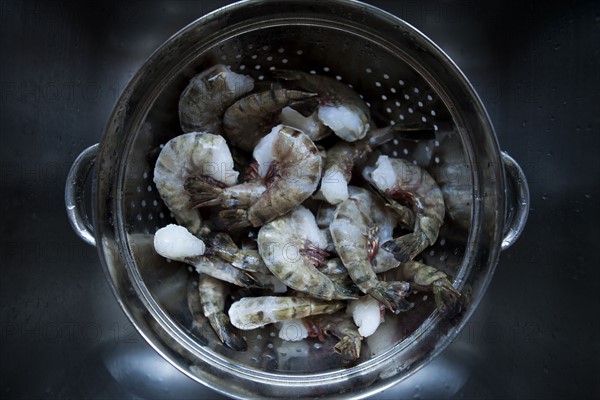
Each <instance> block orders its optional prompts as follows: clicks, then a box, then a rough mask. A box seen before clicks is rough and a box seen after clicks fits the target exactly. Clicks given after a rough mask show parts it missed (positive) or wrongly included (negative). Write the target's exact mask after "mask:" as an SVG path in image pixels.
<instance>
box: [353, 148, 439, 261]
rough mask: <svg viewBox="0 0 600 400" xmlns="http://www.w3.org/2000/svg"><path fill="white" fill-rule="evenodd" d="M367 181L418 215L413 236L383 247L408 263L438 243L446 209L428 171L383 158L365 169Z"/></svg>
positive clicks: (387, 243) (400, 238) (406, 163)
mask: <svg viewBox="0 0 600 400" xmlns="http://www.w3.org/2000/svg"><path fill="white" fill-rule="evenodd" d="M365 178H367V179H369V180H370V181H371V182H372V183H373V185H374V186H375V187H377V189H379V190H380V191H381V192H382V193H383V194H384V195H385V196H386V197H388V198H390V199H392V200H395V201H397V202H398V203H400V204H403V205H407V206H409V207H410V208H412V210H413V213H414V216H415V223H414V227H413V232H412V233H409V234H406V235H403V236H400V237H398V238H395V239H393V240H389V241H387V242H385V243H383V244H382V245H381V247H382V248H384V249H386V250H388V251H390V252H392V253H393V254H394V256H395V257H396V259H397V260H398V261H400V262H406V261H410V260H412V259H413V258H414V257H415V256H416V255H417V254H419V253H420V252H422V251H423V250H425V249H426V248H427V247H428V246H431V245H432V244H433V243H435V241H436V239H437V236H438V233H439V230H440V226H441V225H442V224H443V222H444V215H445V207H444V198H443V196H442V191H441V190H440V188H439V186H438V184H437V183H436V182H435V180H434V179H433V178H432V177H431V175H429V173H427V171H425V170H424V169H422V168H421V167H419V166H416V165H414V164H412V163H411V162H409V161H406V160H402V159H398V158H389V157H387V156H380V157H379V158H378V160H377V164H376V168H375V169H372V168H370V169H366V170H365Z"/></svg>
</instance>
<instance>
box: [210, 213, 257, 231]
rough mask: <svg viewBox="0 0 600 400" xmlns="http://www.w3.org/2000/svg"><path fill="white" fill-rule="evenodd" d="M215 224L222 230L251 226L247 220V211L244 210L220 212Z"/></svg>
mask: <svg viewBox="0 0 600 400" xmlns="http://www.w3.org/2000/svg"><path fill="white" fill-rule="evenodd" d="M215 223H216V224H217V226H218V227H219V228H222V229H241V228H246V227H249V226H251V225H252V224H251V223H250V221H249V220H248V210H244V209H233V210H221V211H220V212H219V215H218V216H217V220H216V221H215Z"/></svg>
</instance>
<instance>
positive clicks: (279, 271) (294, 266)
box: [258, 206, 356, 300]
mask: <svg viewBox="0 0 600 400" xmlns="http://www.w3.org/2000/svg"><path fill="white" fill-rule="evenodd" d="M325 241H326V239H325V238H324V237H323V236H322V235H321V232H320V230H319V227H318V226H317V224H316V222H315V217H314V215H313V214H312V213H311V212H310V211H309V210H308V209H306V208H305V207H303V206H298V207H297V208H296V209H295V210H294V211H293V212H291V213H289V214H287V215H284V216H282V217H279V218H277V219H275V220H274V221H272V222H269V223H268V224H266V225H264V226H263V227H262V228H261V229H260V231H259V233H258V249H259V252H260V255H261V256H262V258H263V260H264V262H265V264H266V266H267V268H269V270H270V271H271V273H273V275H275V276H276V277H277V278H279V279H280V280H281V281H282V282H283V283H285V284H286V285H287V286H289V287H290V288H292V289H295V290H298V291H301V292H303V293H308V294H309V295H311V296H313V297H316V298H319V299H324V300H331V299H338V300H347V299H354V298H356V296H354V295H353V294H352V292H351V291H350V290H349V289H347V288H345V287H343V286H340V285H338V284H335V283H334V282H333V281H332V280H331V279H329V278H328V277H327V276H326V275H324V274H323V273H321V272H319V270H318V269H317V268H316V266H320V265H322V264H323V263H324V262H325V258H326V257H327V253H326V251H325V250H323V248H324V247H325Z"/></svg>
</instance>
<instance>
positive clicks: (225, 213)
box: [204, 125, 321, 229]
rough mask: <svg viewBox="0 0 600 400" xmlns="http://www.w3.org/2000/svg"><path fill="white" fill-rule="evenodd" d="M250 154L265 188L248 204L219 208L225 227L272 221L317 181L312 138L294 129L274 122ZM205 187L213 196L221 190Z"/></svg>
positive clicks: (318, 163) (318, 162)
mask: <svg viewBox="0 0 600 400" xmlns="http://www.w3.org/2000/svg"><path fill="white" fill-rule="evenodd" d="M253 155H254V158H255V159H256V161H257V162H258V163H259V169H258V174H259V175H260V177H261V178H262V179H263V180H264V181H265V184H266V187H267V189H266V190H265V192H264V193H263V194H262V195H261V196H260V197H259V199H258V200H257V201H256V202H254V204H252V205H251V206H250V207H248V208H239V209H231V210H222V211H221V212H219V215H218V219H219V221H220V223H221V224H222V225H223V226H225V227H227V228H230V229H234V228H243V227H247V226H253V227H259V226H262V225H264V224H266V223H268V222H270V221H273V220H274V219H275V218H277V217H279V216H281V215H284V214H287V213H288V212H290V211H292V210H293V209H294V208H296V207H297V206H298V205H299V204H301V203H302V202H303V201H304V200H306V199H307V198H308V197H309V196H310V195H311V194H312V193H313V192H314V191H315V190H316V188H317V185H318V184H319V180H320V178H321V156H320V155H319V151H318V150H317V147H316V146H315V144H314V143H313V142H312V140H310V138H309V137H308V136H306V134H304V133H302V132H300V131H298V130H295V129H293V128H290V127H287V126H283V125H278V126H276V127H275V128H273V130H272V131H271V133H269V134H268V135H267V136H265V137H264V138H262V139H261V141H260V142H259V144H258V145H257V146H256V148H255V149H254V153H253ZM206 191H207V193H208V192H211V193H213V195H214V196H215V197H217V196H219V194H220V193H221V192H220V191H219V190H218V189H215V187H214V186H212V187H207V188H206ZM204 198H206V199H209V198H210V196H209V195H205V196H204ZM207 201H210V200H207Z"/></svg>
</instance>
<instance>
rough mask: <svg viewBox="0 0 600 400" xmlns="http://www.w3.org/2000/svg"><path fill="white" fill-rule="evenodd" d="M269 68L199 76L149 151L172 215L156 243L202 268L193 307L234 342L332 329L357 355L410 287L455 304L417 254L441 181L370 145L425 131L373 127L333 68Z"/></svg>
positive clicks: (444, 282) (439, 213) (432, 237)
mask: <svg viewBox="0 0 600 400" xmlns="http://www.w3.org/2000/svg"><path fill="white" fill-rule="evenodd" d="M273 78H274V80H273V82H272V83H269V84H265V83H264V82H260V84H259V83H255V82H254V80H253V79H252V78H251V77H249V76H245V75H241V74H237V73H235V72H233V71H231V69H230V68H229V67H226V66H223V65H216V66H214V67H211V68H209V69H207V70H205V71H203V72H201V73H200V74H198V75H197V76H195V77H194V78H193V79H192V80H191V81H190V83H189V85H188V86H187V87H186V89H185V90H184V91H183V93H182V94H181V98H180V102H179V118H180V121H181V128H182V130H183V132H184V133H183V134H180V135H179V136H176V137H174V138H173V139H171V140H170V141H169V142H168V143H166V144H165V146H164V147H163V149H162V151H161V153H160V155H159V157H158V160H157V162H156V166H155V169H154V183H155V184H156V187H157V189H158V192H159V194H160V196H161V197H162V199H163V201H164V202H165V204H166V205H167V207H169V209H170V210H171V212H172V213H173V215H174V217H175V220H176V222H177V224H171V225H168V226H166V227H164V228H161V229H160V230H158V231H157V232H156V234H155V237H154V247H155V250H156V251H157V252H158V253H159V254H160V255H161V256H163V257H166V258H169V259H172V260H176V261H180V262H183V263H186V264H189V265H191V266H193V267H194V268H195V270H196V271H197V272H198V277H197V284H195V285H189V287H188V295H187V297H188V305H189V308H190V312H191V314H192V316H193V318H194V319H195V320H196V321H197V322H198V323H200V320H202V318H205V319H206V320H208V322H209V323H210V325H211V326H212V328H213V329H214V331H215V333H216V334H217V335H218V337H219V338H220V340H221V341H222V342H223V344H224V345H225V346H227V347H229V348H231V349H235V350H245V349H246V347H247V345H246V342H245V340H244V338H243V337H242V335H241V332H240V331H243V330H249V329H256V328H259V327H262V326H264V325H267V324H279V328H280V331H279V336H280V337H281V338H282V339H284V340H301V339H303V338H305V337H308V336H310V337H316V338H318V339H319V340H321V341H323V340H325V338H326V337H327V336H329V335H332V336H334V337H335V338H337V339H336V340H338V342H337V344H336V345H335V346H334V351H336V352H337V353H339V354H340V355H341V357H342V359H343V360H350V361H352V360H356V359H358V358H359V356H360V353H361V341H362V340H363V338H364V337H367V336H370V335H372V334H373V333H374V332H375V331H376V329H377V327H378V325H379V324H380V323H381V322H382V321H383V318H384V316H385V314H386V312H389V313H393V314H398V313H400V312H409V310H410V309H411V307H412V306H413V305H412V304H411V303H410V302H409V301H408V300H407V296H408V295H409V294H411V293H414V292H415V291H416V292H432V293H433V295H434V298H435V302H436V307H437V310H438V311H439V312H440V314H442V315H443V316H445V317H447V318H454V317H456V316H457V315H458V314H459V313H461V312H462V310H463V309H464V306H465V304H464V300H463V296H461V294H460V293H459V292H458V291H457V290H456V289H455V288H454V287H453V284H452V282H451V280H450V278H449V277H448V276H447V275H446V274H445V273H443V272H442V271H440V270H438V269H436V268H434V267H432V266H428V265H425V264H423V263H421V262H418V261H416V260H415V257H417V256H418V255H419V254H420V253H421V252H423V251H424V250H425V249H426V248H427V247H429V246H431V245H432V244H433V243H434V242H435V241H436V239H437V236H438V232H439V229H440V226H441V225H442V224H443V222H444V216H445V205H444V198H443V196H442V192H441V190H440V188H439V186H438V185H437V183H436V182H435V180H434V179H433V178H432V177H431V176H430V175H429V174H428V173H427V171H425V170H424V169H422V168H420V167H418V166H416V165H413V164H412V163H410V162H408V161H406V160H403V159H399V158H390V157H387V156H385V155H380V156H379V157H378V158H377V159H376V162H375V163H372V162H371V163H369V162H368V159H369V157H367V156H371V159H374V158H373V157H372V156H373V155H374V154H375V155H376V154H377V152H378V150H377V148H378V147H379V146H380V145H382V144H384V143H386V142H388V141H389V140H391V139H394V138H400V139H402V138H403V137H404V136H406V137H415V136H416V137H418V138H421V139H425V140H426V139H428V138H429V136H431V134H432V133H431V132H432V131H429V130H426V129H423V130H415V129H409V128H408V127H405V128H402V127H398V126H388V127H383V128H376V127H375V124H374V122H373V121H372V120H371V116H370V112H369V108H368V107H367V106H366V105H365V103H364V101H363V100H362V99H361V98H360V96H358V94H356V93H355V92H354V91H353V90H352V89H350V88H349V87H348V86H347V85H346V84H344V83H342V82H340V81H337V80H335V79H331V78H329V77H325V76H319V75H314V74H313V75H311V74H306V73H303V72H300V71H288V70H285V71H284V70H277V71H274V72H273ZM332 139H333V140H332ZM386 271H393V272H394V273H393V274H389V273H388V274H386V275H385V276H386V277H389V276H394V277H395V278H396V280H393V281H389V280H386V279H385V278H384V275H382V273H383V272H386ZM229 297H231V299H232V300H234V301H233V303H232V304H231V305H230V306H227V305H228V304H229V303H231V302H230V301H228V300H229Z"/></svg>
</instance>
